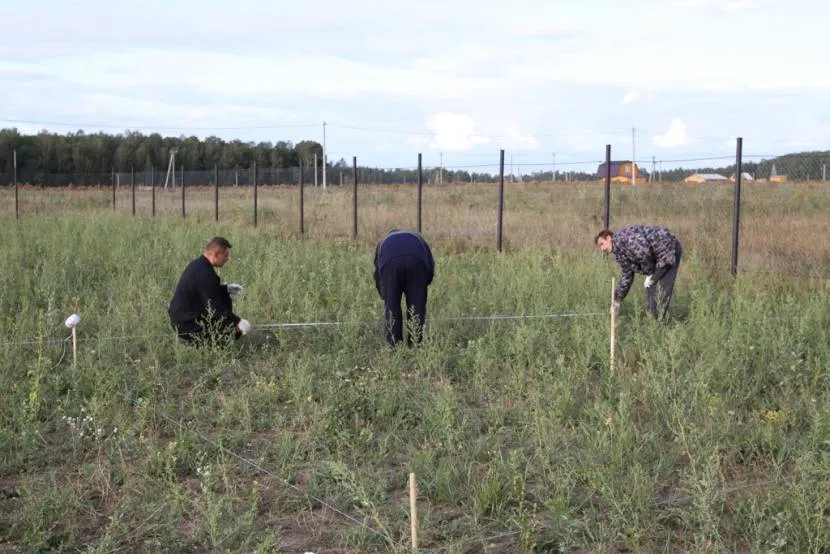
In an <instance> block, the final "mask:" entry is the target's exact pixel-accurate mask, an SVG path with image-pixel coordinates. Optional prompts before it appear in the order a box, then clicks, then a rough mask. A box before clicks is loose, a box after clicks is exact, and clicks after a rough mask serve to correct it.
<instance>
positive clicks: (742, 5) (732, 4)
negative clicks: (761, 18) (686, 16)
mask: <svg viewBox="0 0 830 554" xmlns="http://www.w3.org/2000/svg"><path fill="white" fill-rule="evenodd" d="M761 4H762V2H761V0H725V1H724V0H676V1H675V3H674V5H675V6H677V7H680V8H714V9H718V10H721V11H725V12H735V11H744V10H751V9H755V8H760V7H761Z"/></svg>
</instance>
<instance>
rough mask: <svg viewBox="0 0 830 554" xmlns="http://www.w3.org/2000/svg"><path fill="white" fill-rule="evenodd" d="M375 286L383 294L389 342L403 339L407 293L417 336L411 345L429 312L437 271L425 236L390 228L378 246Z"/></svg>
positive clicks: (412, 324)
mask: <svg viewBox="0 0 830 554" xmlns="http://www.w3.org/2000/svg"><path fill="white" fill-rule="evenodd" d="M374 263H375V274H374V277H375V288H377V291H378V294H380V297H381V298H383V303H384V321H385V323H386V342H388V343H389V344H390V345H392V346H394V345H395V344H396V343H399V342H402V341H403V314H402V312H401V297H402V296H403V295H406V311H407V321H408V322H409V323H410V326H411V327H410V328H411V329H412V330H414V332H415V334H414V336H413V335H412V333H410V334H409V335H408V336H407V341H406V342H407V345H410V346H411V345H412V344H413V343H415V342H419V341H420V340H421V337H422V329H423V325H424V322H425V321H426V314H427V287H428V286H429V285H430V284H431V283H432V278H433V277H434V275H435V259H434V258H433V257H432V250H430V247H429V245H428V244H427V242H426V241H425V240H424V238H423V237H422V236H421V235H420V234H419V233H416V232H415V231H399V230H397V229H393V230H392V231H390V232H389V233H388V234H387V235H386V236H385V237H384V238H383V239H382V240H381V241H380V242H378V244H377V247H376V248H375V262H374Z"/></svg>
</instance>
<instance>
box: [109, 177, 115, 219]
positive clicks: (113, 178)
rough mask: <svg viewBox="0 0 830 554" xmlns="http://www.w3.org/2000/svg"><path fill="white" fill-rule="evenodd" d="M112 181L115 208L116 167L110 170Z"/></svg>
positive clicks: (113, 206)
mask: <svg viewBox="0 0 830 554" xmlns="http://www.w3.org/2000/svg"><path fill="white" fill-rule="evenodd" d="M110 183H111V185H112V187H111V188H112V209H113V210H115V168H113V169H112V171H111V172H110Z"/></svg>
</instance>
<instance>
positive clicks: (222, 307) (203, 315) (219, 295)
mask: <svg viewBox="0 0 830 554" xmlns="http://www.w3.org/2000/svg"><path fill="white" fill-rule="evenodd" d="M211 310H212V313H211V314H210V315H212V320H209V319H208V315H209V312H210V311H211ZM167 313H168V314H169V315H170V321H171V323H173V325H174V326H175V327H176V328H177V329H180V330H195V329H194V327H195V326H196V325H198V323H197V322H199V321H201V322H202V323H203V324H212V325H218V326H220V327H235V326H236V324H237V323H239V319H240V318H239V317H238V316H237V315H235V314H234V313H233V304H232V302H231V297H230V294H228V287H227V286H225V285H222V284H220V282H219V275H217V274H216V271H215V270H214V269H213V265H211V263H210V260H208V259H207V258H206V257H204V256H199V257H198V258H196V259H195V260H193V261H192V262H190V263H189V264H188V266H187V267H186V268H185V270H184V272H183V273H182V276H181V277H180V278H179V283H178V284H177V285H176V292H175V293H173V299H172V300H171V301H170V308H169V309H168V310H167Z"/></svg>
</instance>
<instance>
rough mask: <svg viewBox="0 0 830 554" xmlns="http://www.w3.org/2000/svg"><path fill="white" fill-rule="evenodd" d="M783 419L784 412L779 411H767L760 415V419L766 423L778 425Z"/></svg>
mask: <svg viewBox="0 0 830 554" xmlns="http://www.w3.org/2000/svg"><path fill="white" fill-rule="evenodd" d="M783 418H784V412H783V411H781V410H767V411H765V412H762V413H761V419H763V420H764V421H765V422H767V423H778V422H779V421H781V420H782V419H783Z"/></svg>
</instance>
